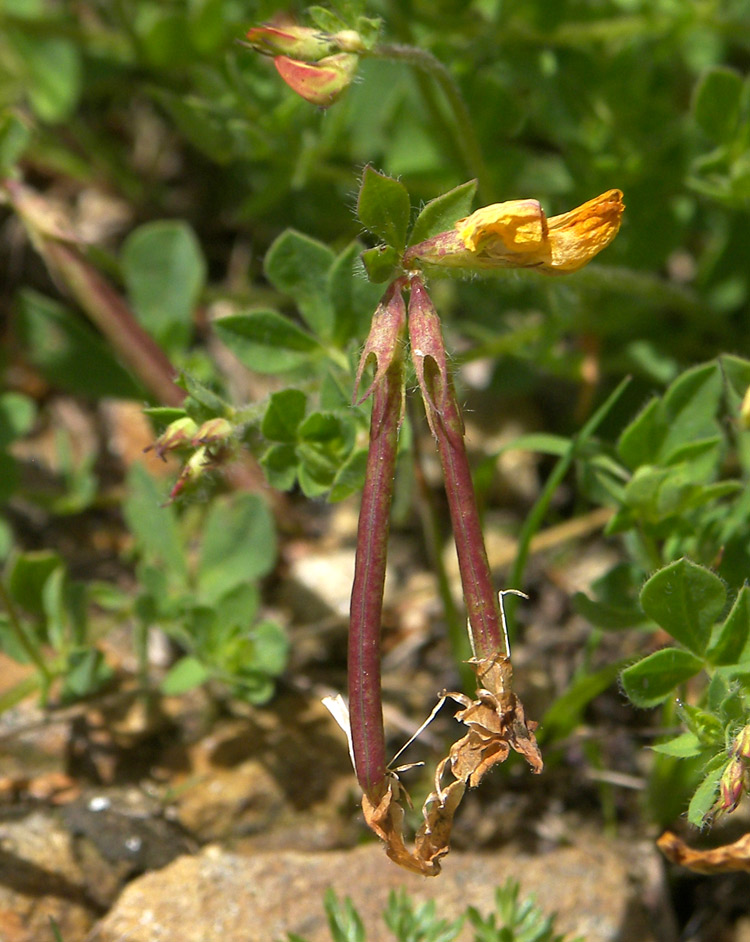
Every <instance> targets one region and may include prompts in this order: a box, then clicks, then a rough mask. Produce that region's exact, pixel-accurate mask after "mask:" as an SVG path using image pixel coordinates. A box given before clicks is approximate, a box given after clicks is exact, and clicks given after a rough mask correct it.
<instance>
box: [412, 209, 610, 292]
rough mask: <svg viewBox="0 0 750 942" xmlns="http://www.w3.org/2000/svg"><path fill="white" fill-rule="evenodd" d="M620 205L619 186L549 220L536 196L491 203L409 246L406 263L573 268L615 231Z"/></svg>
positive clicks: (549, 269)
mask: <svg viewBox="0 0 750 942" xmlns="http://www.w3.org/2000/svg"><path fill="white" fill-rule="evenodd" d="M624 208H625V207H624V204H623V202H622V193H621V192H620V191H619V190H607V192H606V193H603V194H602V195H601V196H597V197H596V198H595V199H592V200H589V201H588V202H587V203H584V204H583V205H582V206H578V207H577V208H576V209H572V210H570V212H567V213H563V214H562V215H560V216H553V217H552V218H551V219H547V217H546V216H545V214H544V210H543V209H542V207H541V206H540V205H539V202H538V201H537V200H532V199H528V200H509V201H507V202H505V203H493V204H492V205H491V206H484V207H482V208H481V209H478V210H477V211H476V212H474V213H472V214H471V216H467V217H466V218H465V219H459V221H458V222H457V223H456V225H455V228H454V229H452V230H449V231H447V232H441V233H439V234H438V235H436V236H434V237H433V238H432V239H428V240H426V241H425V242H421V243H420V244H419V245H414V246H412V247H411V248H410V249H409V251H408V253H407V256H406V259H405V261H406V262H407V264H408V263H411V262H412V261H415V262H418V263H420V264H422V265H427V266H438V267H442V268H455V269H462V270H466V271H472V270H473V271H480V270H483V269H497V268H536V269H538V270H539V271H542V272H545V273H546V274H551V275H552V274H558V273H564V272H572V271H577V269H579V268H582V267H583V266H584V265H585V264H586V263H587V262H589V261H591V259H592V258H593V257H594V256H595V255H596V254H597V253H598V252H601V250H602V249H603V248H606V247H607V246H608V245H609V243H610V242H611V241H612V240H613V239H614V237H615V236H616V235H617V231H618V230H619V228H620V220H621V219H622V212H623V210H624Z"/></svg>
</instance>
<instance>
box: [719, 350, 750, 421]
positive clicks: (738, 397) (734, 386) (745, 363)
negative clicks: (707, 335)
mask: <svg viewBox="0 0 750 942" xmlns="http://www.w3.org/2000/svg"><path fill="white" fill-rule="evenodd" d="M719 363H720V365H721V369H722V372H723V374H724V378H725V380H726V382H727V386H728V388H729V391H730V407H731V408H732V409H733V410H736V409H738V408H739V406H740V403H741V402H742V400H743V399H744V398H745V393H746V392H747V390H748V388H750V360H746V359H744V358H743V357H737V356H733V355H732V354H729V353H723V354H722V355H721V356H720V357H719Z"/></svg>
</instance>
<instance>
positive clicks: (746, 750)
mask: <svg viewBox="0 0 750 942" xmlns="http://www.w3.org/2000/svg"><path fill="white" fill-rule="evenodd" d="M730 755H731V756H733V757H736V758H738V759H743V760H744V761H745V762H746V763H747V762H750V726H743V727H742V729H741V730H740V731H739V733H737V735H736V736H735V739H734V743H733V744H732V749H731V752H730Z"/></svg>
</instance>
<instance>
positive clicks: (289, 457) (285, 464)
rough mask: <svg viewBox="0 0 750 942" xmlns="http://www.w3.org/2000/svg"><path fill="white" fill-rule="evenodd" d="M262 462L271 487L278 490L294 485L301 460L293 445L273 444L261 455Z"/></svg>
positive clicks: (286, 489) (290, 487) (287, 488)
mask: <svg viewBox="0 0 750 942" xmlns="http://www.w3.org/2000/svg"><path fill="white" fill-rule="evenodd" d="M260 464H261V467H262V468H263V470H264V471H265V473H266V477H267V478H268V483H269V484H270V485H271V487H275V488H276V490H278V491H289V490H291V489H292V488H293V487H294V482H295V481H296V480H297V465H298V464H299V461H298V458H297V452H296V451H295V449H294V446H293V445H272V446H271V447H270V448H269V449H268V451H267V452H266V453H265V454H264V455H263V456H262V457H261V459H260Z"/></svg>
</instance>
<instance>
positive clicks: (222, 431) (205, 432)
mask: <svg viewBox="0 0 750 942" xmlns="http://www.w3.org/2000/svg"><path fill="white" fill-rule="evenodd" d="M233 432H234V429H233V427H232V425H231V423H230V422H228V421H227V420H226V419H222V418H216V419H209V420H208V421H207V422H204V423H203V425H201V427H200V428H199V429H198V431H197V432H196V433H195V435H194V436H193V439H192V443H191V444H192V445H193V446H194V447H195V448H197V447H198V446H199V445H216V444H219V443H222V442H225V441H226V440H227V439H228V438H231V436H232V433H233Z"/></svg>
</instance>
